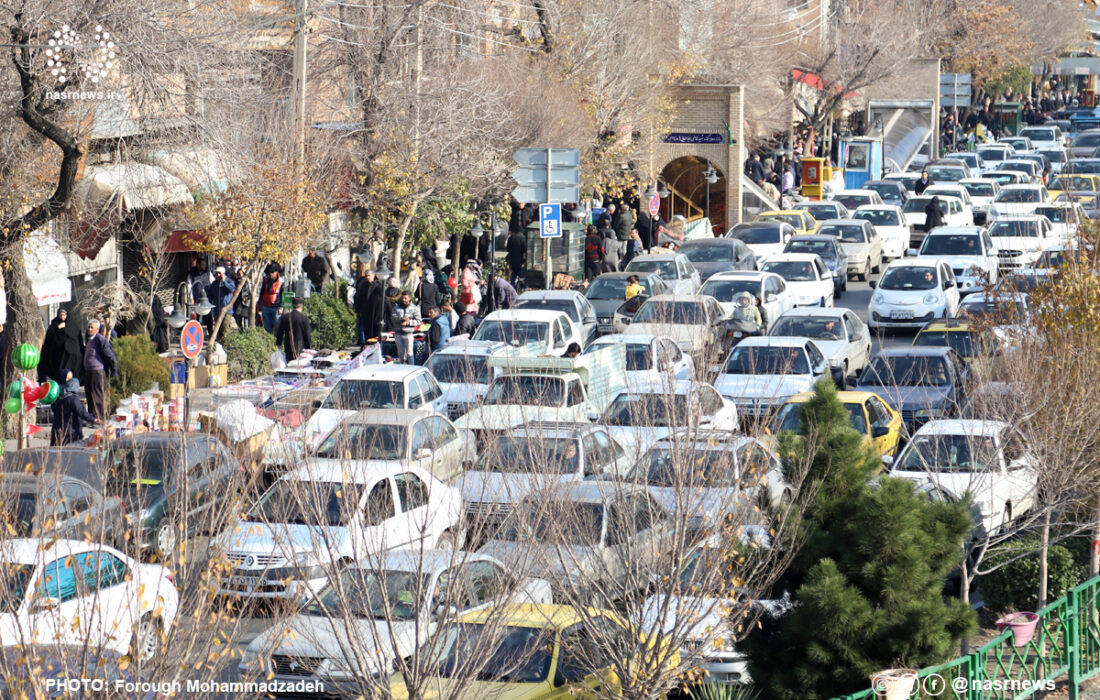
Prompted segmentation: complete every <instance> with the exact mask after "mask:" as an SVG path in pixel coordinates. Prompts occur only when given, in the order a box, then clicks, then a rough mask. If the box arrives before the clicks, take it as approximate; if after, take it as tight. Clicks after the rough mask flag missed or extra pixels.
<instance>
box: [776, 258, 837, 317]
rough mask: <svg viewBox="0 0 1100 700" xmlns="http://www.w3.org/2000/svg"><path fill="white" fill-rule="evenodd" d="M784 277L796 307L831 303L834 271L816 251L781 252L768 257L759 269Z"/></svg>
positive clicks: (829, 304)
mask: <svg viewBox="0 0 1100 700" xmlns="http://www.w3.org/2000/svg"><path fill="white" fill-rule="evenodd" d="M760 269H761V270H763V271H764V272H772V273H775V274H777V275H779V276H780V277H782V278H783V279H784V281H786V283H787V289H788V290H790V292H791V294H792V295H794V298H795V304H796V306H832V305H833V293H834V285H833V273H831V272H829V267H828V266H827V265H826V264H825V261H824V260H822V259H821V258H820V257H819V256H817V255H814V254H813V253H782V254H779V255H773V256H771V257H770V258H768V259H767V260H766V261H765V262H764V264H763V265H762V266H761V268H760Z"/></svg>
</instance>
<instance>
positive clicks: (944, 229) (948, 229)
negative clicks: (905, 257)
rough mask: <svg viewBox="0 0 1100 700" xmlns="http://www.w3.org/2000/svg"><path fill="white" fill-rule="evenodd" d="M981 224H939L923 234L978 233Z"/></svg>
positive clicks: (927, 235)
mask: <svg viewBox="0 0 1100 700" xmlns="http://www.w3.org/2000/svg"><path fill="white" fill-rule="evenodd" d="M983 228H984V227H983V226H941V227H939V228H934V229H932V230H931V231H929V232H928V233H927V234H925V238H929V237H931V236H945V235H955V236H957V235H959V234H960V233H972V234H979V233H981V232H982V229H983Z"/></svg>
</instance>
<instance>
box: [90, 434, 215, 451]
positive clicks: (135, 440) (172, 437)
mask: <svg viewBox="0 0 1100 700" xmlns="http://www.w3.org/2000/svg"><path fill="white" fill-rule="evenodd" d="M191 440H203V441H215V442H216V441H217V438H215V437H214V436H213V435H210V434H209V433H199V432H189V433H177V432H174V431H158V432H153V433H135V434H133V435H127V436H125V437H121V438H117V439H115V440H112V441H111V442H110V447H131V446H133V445H140V448H135V449H142V448H143V449H149V446H150V445H152V446H154V447H160V446H162V445H169V444H170V445H173V446H174V445H178V444H180V443H182V442H184V441H188V442H190V441H191Z"/></svg>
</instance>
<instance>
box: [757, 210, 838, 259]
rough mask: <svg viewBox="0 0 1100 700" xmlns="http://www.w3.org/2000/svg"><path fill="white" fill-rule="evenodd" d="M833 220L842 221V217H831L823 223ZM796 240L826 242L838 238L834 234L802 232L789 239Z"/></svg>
mask: <svg viewBox="0 0 1100 700" xmlns="http://www.w3.org/2000/svg"><path fill="white" fill-rule="evenodd" d="M832 221H840V219H830V220H828V221H823V222H821V223H822V224H827V223H830V222H832ZM794 241H826V242H828V241H832V242H834V243H836V238H834V237H832V236H822V235H821V234H817V233H800V234H798V235H797V236H791V237H790V238H789V239H787V242H788V243H793V242H794ZM769 259H770V258H769Z"/></svg>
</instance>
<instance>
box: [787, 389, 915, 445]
mask: <svg viewBox="0 0 1100 700" xmlns="http://www.w3.org/2000/svg"><path fill="white" fill-rule="evenodd" d="M814 396H815V394H814V392H812V391H807V392H803V393H801V394H795V395H794V396H792V397H791V398H789V399H787V402H786V403H785V404H783V405H782V406H781V407H780V408H779V411H778V412H777V413H776V414H775V418H774V419H773V420H772V423H771V427H770V430H771V432H772V434H773V435H774V434H775V433H778V432H780V431H783V430H790V431H791V432H796V433H797V432H798V431H799V430H801V428H802V411H801V406H802V404H804V403H806V402H807V401H809V400H810V399H812V398H813V397H814ZM836 398H837V400H838V401H840V402H841V403H842V404H844V408H846V409H847V410H848V417H849V418H850V419H851V421H852V427H853V428H855V430H856V432H857V433H859V434H860V435H862V436H863V441H864V443H865V444H867V445H869V446H870V447H871V448H872V449H874V451H875V454H877V455H878V456H879V457H882V456H884V455H890V456H891V457H893V456H895V454H896V453H897V451H898V445H899V443H900V442H901V441H902V436H903V435H904V431H905V427H904V425H905V424H904V423H903V422H902V420H901V414H900V413H898V412H897V411H895V410H894V409H893V408H892V407H891V406H890V404H888V403H886V402H885V401H883V400H882V398H880V397H879V396H878V395H877V394H872V393H871V392H869V391H838V392H836Z"/></svg>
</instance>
